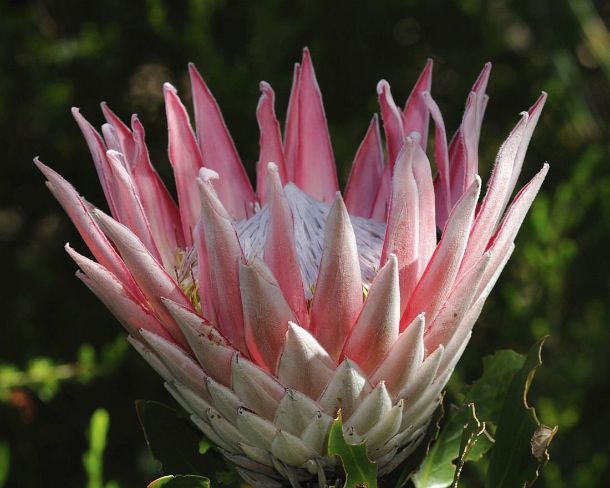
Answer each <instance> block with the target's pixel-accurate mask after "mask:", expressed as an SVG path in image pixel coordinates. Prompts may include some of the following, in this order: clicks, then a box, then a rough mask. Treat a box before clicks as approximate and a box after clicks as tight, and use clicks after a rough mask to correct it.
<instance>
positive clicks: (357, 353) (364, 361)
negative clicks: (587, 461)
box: [36, 49, 547, 488]
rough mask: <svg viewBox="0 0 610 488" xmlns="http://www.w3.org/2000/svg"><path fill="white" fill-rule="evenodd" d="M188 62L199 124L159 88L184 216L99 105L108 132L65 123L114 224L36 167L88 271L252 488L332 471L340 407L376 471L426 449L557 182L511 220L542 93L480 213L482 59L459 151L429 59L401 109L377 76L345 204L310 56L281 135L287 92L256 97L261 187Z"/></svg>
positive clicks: (520, 199)
mask: <svg viewBox="0 0 610 488" xmlns="http://www.w3.org/2000/svg"><path fill="white" fill-rule="evenodd" d="M189 71H190V77H191V83H192V90H193V102H194V120H195V126H196V133H195V132H194V131H193V130H192V128H191V125H190V122H189V116H188V114H187V111H186V109H185V107H184V106H183V105H182V103H181V102H180V99H179V98H178V95H177V93H176V89H175V88H174V87H173V86H171V85H170V84H166V85H165V86H164V94H165V105H166V111H167V123H168V130H169V159H170V162H171V165H172V168H173V171H174V175H175V183H176V190H177V197H178V204H176V203H175V202H174V199H173V198H172V196H171V194H170V193H169V192H168V190H167V189H166V187H165V185H164V184H163V182H162V181H161V179H160V178H159V176H158V174H157V173H156V172H155V170H154V168H153V166H152V165H151V162H150V160H149V156H148V152H147V148H146V144H145V142H144V129H143V127H142V125H141V123H140V121H139V120H138V117H137V116H135V115H134V116H133V117H132V119H131V128H129V127H128V126H126V125H125V124H124V123H123V122H121V120H119V118H118V117H117V116H116V115H115V114H114V113H113V112H112V111H111V110H110V109H109V108H108V106H107V105H105V104H103V105H102V111H103V113H104V116H105V118H106V121H107V123H106V124H104V125H103V126H102V135H100V134H99V133H98V132H96V131H95V129H94V128H93V127H92V126H91V125H90V124H89V123H88V122H87V121H86V120H85V119H84V118H83V116H82V115H81V114H80V112H79V111H78V109H73V115H74V117H75V118H76V121H77V122H78V125H79V126H80V128H81V130H82V132H83V134H84V136H85V138H86V140H87V143H88V145H89V148H90V150H91V153H92V156H93V160H94V162H95V166H96V169H97V172H98V176H99V178H100V181H101V184H102V188H103V190H104V194H105V196H106V200H107V203H108V207H109V209H110V214H111V216H110V215H108V214H106V213H104V212H103V211H102V210H100V209H98V208H96V207H95V206H93V205H92V204H90V203H89V202H87V201H85V200H84V198H82V197H81V196H79V194H78V193H77V192H76V190H75V189H74V188H73V187H72V186H71V185H70V184H69V183H68V182H67V181H65V180H64V179H63V178H62V177H61V176H59V175H58V174H57V173H56V172H54V171H53V170H51V169H50V168H49V167H47V166H45V165H44V164H43V163H41V162H40V161H38V160H37V161H36V164H37V165H38V167H39V168H40V170H41V171H42V172H43V173H44V175H45V176H46V178H47V179H48V181H47V185H48V187H49V189H50V190H51V191H52V192H53V194H54V195H55V197H56V198H57V199H58V200H59V202H60V203H61V205H62V206H63V207H64V209H65V210H66V212H67V213H68V215H69V217H70V218H71V219H72V221H73V222H74V224H75V225H76V228H77V229H78V231H79V232H80V234H81V236H82V237H83V239H84V240H85V242H86V244H87V246H88V247H89V249H90V251H91V253H92V254H93V256H94V258H95V260H92V259H89V258H87V257H85V256H83V255H81V254H78V253H77V252H76V251H74V250H73V249H72V248H71V247H70V246H69V245H66V250H67V251H68V253H69V254H70V256H71V257H72V258H73V259H74V260H75V261H76V263H77V264H78V266H79V268H80V271H79V272H77V276H78V277H79V278H80V279H81V280H82V281H83V282H84V283H85V284H86V285H87V286H88V287H89V288H90V289H91V290H92V291H93V292H94V293H95V294H96V295H97V296H98V297H99V298H100V300H102V301H103V302H104V303H105V304H106V306H107V307H108V308H109V309H110V310H111V311H112V313H113V314H114V315H116V317H117V318H118V320H119V321H120V322H121V323H122V324H123V326H124V327H125V329H127V331H128V333H129V335H130V337H129V340H130V342H131V343H132V344H133V346H134V347H135V348H136V349H137V351H138V352H139V353H140V354H141V355H142V356H143V357H144V358H145V359H146V360H147V361H148V362H149V363H150V364H151V365H152V367H153V368H154V369H155V370H156V371H157V372H158V373H159V374H160V375H161V376H162V377H163V379H164V380H165V382H166V383H165V384H166V386H167V389H168V390H169V392H170V393H171V394H172V395H173V396H174V397H175V399H176V400H177V401H178V402H179V403H180V404H181V405H182V406H183V407H184V408H185V409H186V411H187V412H188V413H189V414H190V416H191V419H192V421H193V422H194V424H195V425H196V426H197V427H199V429H201V431H202V432H203V433H204V434H205V435H206V436H207V437H208V438H209V439H210V440H212V441H213V442H214V443H215V444H216V445H217V446H218V448H219V449H220V450H221V452H222V453H223V454H224V455H225V456H226V458H228V459H229V460H230V461H231V462H233V463H234V464H235V466H236V467H237V469H238V471H239V472H240V473H241V474H242V475H243V477H244V478H245V479H246V480H247V481H248V482H249V483H251V484H252V485H254V486H264V487H266V488H269V487H276V486H277V487H280V486H287V485H288V484H290V485H291V486H301V484H304V485H308V486H309V484H310V483H312V482H314V483H319V484H320V485H321V486H323V485H324V483H325V479H326V478H325V477H327V476H337V473H340V471H339V469H338V468H337V461H336V459H335V458H333V457H330V456H328V455H327V453H326V441H327V437H328V430H329V425H330V423H331V420H332V419H333V417H334V416H335V415H336V414H337V411H338V409H341V411H342V415H343V420H344V433H345V436H346V438H347V439H348V441H349V442H361V441H365V442H366V448H367V451H368V455H369V457H370V458H371V459H372V460H374V461H376V462H377V463H378V468H379V475H380V476H383V475H384V474H386V473H388V472H390V471H391V470H392V469H393V468H395V467H396V466H398V465H399V464H400V463H401V462H402V461H403V460H405V459H406V458H407V457H408V456H409V454H410V453H412V451H413V450H414V449H415V447H416V446H417V444H418V442H419V441H420V440H421V438H422V436H423V434H424V431H425V430H426V428H427V425H428V423H429V421H430V418H431V415H432V413H433V411H434V410H435V408H436V407H437V405H438V403H439V399H440V394H441V392H442V390H443V388H444V386H445V384H446V383H447V381H448V379H449V376H450V375H451V373H452V371H453V369H454V366H455V364H456V362H457V360H458V359H459V357H460V356H461V354H462V352H463V351H464V348H465V347H466V344H467V343H468V340H469V338H470V335H471V329H472V327H473V324H474V323H475V321H476V319H477V317H478V316H479V313H480V312H481V309H482V307H483V304H484V302H485V299H486V298H487V296H488V294H489V292H490V290H491V289H492V287H493V285H494V283H495V282H496V280H497V278H498V275H499V274H500V272H501V271H502V268H503V267H504V265H505V264H506V262H507V260H508V258H509V256H510V255H511V252H512V251H513V248H514V243H513V241H514V239H515V236H516V234H517V231H518V229H519V227H520V225H521V223H522V221H523V219H524V217H525V214H526V212H527V211H528V209H529V207H530V205H531V203H532V200H533V199H534V197H535V195H536V193H537V192H538V190H539V188H540V185H541V183H542V181H543V179H544V177H545V175H546V173H547V166H546V165H545V166H544V167H543V168H542V170H541V171H540V172H539V173H538V174H537V175H536V176H535V177H534V178H533V179H532V180H531V181H530V182H529V183H528V184H527V185H526V186H525V187H523V188H522V189H521V191H520V192H519V193H518V194H517V195H516V197H515V198H514V199H513V200H512V203H511V204H510V206H509V207H508V210H506V209H507V206H508V203H509V201H510V197H511V195H512V193H513V190H514V188H515V185H516V182H517V179H518V176H519V173H520V170H521V167H522V164H523V160H524V157H525V152H526V148H527V146H528V143H529V141H530V138H531V136H532V132H533V130H534V126H535V125H536V122H537V121H538V118H539V115H540V111H541V109H542V106H543V104H544V100H545V94H543V95H542V96H541V97H540V98H539V99H538V101H537V102H536V103H535V104H534V105H533V106H532V108H531V109H530V110H529V111H528V112H523V113H522V114H521V118H520V120H519V121H518V123H517V125H516V127H515V128H514V129H513V131H512V132H511V133H510V135H509V136H508V139H507V140H506V142H505V143H504V144H503V145H502V147H501V148H500V150H499V153H498V156H497V159H496V163H495V166H494V169H493V172H492V175H491V179H490V182H489V185H488V188H487V191H486V193H485V196H484V198H482V199H481V201H480V203H477V202H479V200H480V199H479V194H480V190H481V179H480V178H479V176H477V168H478V156H477V146H478V142H479V134H480V129H481V122H482V119H483V113H484V111H485V107H486V104H487V100H488V96H487V95H486V94H485V89H486V85H487V81H488V77H489V72H490V65H489V64H488V65H486V66H485V67H484V68H483V71H482V72H481V74H480V76H479V78H478V79H477V81H476V83H475V84H474V86H473V88H472V91H471V92H470V95H469V96H468V99H467V101H466V108H465V112H464V116H463V119H462V123H461V125H460V127H459V128H458V130H457V131H456V133H455V135H454V136H453V138H452V139H451V141H450V142H449V143H448V142H447V137H446V133H445V126H444V123H443V119H442V117H441V114H440V111H439V109H438V106H437V105H436V103H435V102H434V100H433V99H432V97H431V95H430V86H431V78H432V62H431V61H429V62H428V63H427V64H426V66H425V68H424V70H423V72H422V74H421V76H420V78H419V79H418V81H417V83H416V85H415V88H414V89H413V91H412V92H411V95H410V96H409V98H408V99H407V102H406V105H405V108H404V109H401V108H399V107H398V106H397V105H396V104H395V102H394V100H393V98H392V95H391V93H390V86H389V84H388V83H387V82H386V81H381V82H380V83H379V84H378V86H377V94H378V96H379V104H380V112H381V119H382V121H383V132H384V135H385V150H384V143H383V141H382V137H381V134H380V128H379V118H378V117H377V115H374V116H373V118H372V120H371V123H370V125H369V127H368V130H367V131H366V135H365V137H364V140H363V141H362V143H361V145H360V147H359V148H358V150H357V152H356V155H355V158H354V162H353V166H352V171H351V175H350V177H349V181H348V183H347V187H346V189H345V192H344V196H341V193H340V192H339V186H338V183H337V175H336V168H335V161H334V157H333V151H332V147H331V143H330V137H329V133H328V127H327V123H326V117H325V114H324V107H323V104H322V96H321V94H320V90H319V87H318V83H317V81H316V77H315V74H314V70H313V66H312V63H311V59H310V55H309V52H308V51H307V49H305V50H304V52H303V60H302V62H301V64H296V65H295V70H294V81H293V86H292V91H291V94H290V100H289V103H288V113H287V116H286V123H285V126H284V134H283V137H282V134H281V130H280V124H279V122H278V119H277V118H276V115H275V112H274V93H273V90H272V89H271V86H270V85H269V84H267V83H265V82H262V83H261V84H260V89H261V92H262V95H261V98H260V101H259V104H258V107H257V109H256V118H257V121H258V125H259V127H260V156H259V161H258V165H257V186H256V191H254V190H253V188H252V186H251V184H250V181H249V180H248V177H247V175H246V172H245V171H244V168H243V166H242V163H241V161H240V158H239V156H238V153H237V150H236V149H235V146H234V143H233V140H232V138H231V136H230V134H229V132H228V129H227V126H226V125H225V122H224V120H223V117H222V115H221V112H220V109H219V108H218V105H217V104H216V101H215V99H214V97H213V96H212V94H211V92H210V90H209V89H208V87H207V85H206V84H205V82H204V80H203V78H202V77H201V75H200V74H199V73H198V72H197V70H196V69H195V67H194V66H192V65H191V66H189ZM430 116H431V117H432V120H433V121H434V126H435V133H434V151H433V152H434V162H435V164H436V168H437V173H436V176H433V175H432V171H431V167H430V163H429V160H428V157H427V156H426V143H427V140H428V124H429V118H430ZM439 236H440V237H439Z"/></svg>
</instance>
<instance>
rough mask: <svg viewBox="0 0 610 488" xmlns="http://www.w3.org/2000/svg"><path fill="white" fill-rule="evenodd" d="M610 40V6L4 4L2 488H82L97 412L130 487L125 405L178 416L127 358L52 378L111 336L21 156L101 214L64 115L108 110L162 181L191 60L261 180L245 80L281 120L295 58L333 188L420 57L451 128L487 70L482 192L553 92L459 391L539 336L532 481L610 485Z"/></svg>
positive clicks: (342, 0) (56, 217)
mask: <svg viewBox="0 0 610 488" xmlns="http://www.w3.org/2000/svg"><path fill="white" fill-rule="evenodd" d="M609 25H610V4H609V3H608V2H604V1H596V2H594V1H593V0H537V1H535V2H532V1H529V0H513V1H510V0H449V1H447V0H428V1H423V0H421V1H418V0H386V1H384V2H372V1H365V2H349V1H347V0H336V1H333V2H325V1H323V0H295V1H291V2H287V1H284V2H282V1H281V0H265V1H261V2H238V1H229V0H177V1H169V0H137V1H133V2H119V1H118V0H107V1H102V2H81V1H77V0H55V1H53V0H23V1H16V0H12V1H11V0H0V134H1V136H0V139H1V141H2V149H3V151H2V168H3V175H2V176H3V177H2V178H0V255H1V256H2V257H3V273H4V276H5V279H3V280H2V283H1V284H0V287H1V289H0V296H2V297H3V325H2V327H1V329H0V330H1V332H0V362H1V363H2V364H3V365H4V366H3V367H2V370H1V373H0V378H2V379H1V380H0V381H2V382H5V381H7V380H6V378H7V377H12V378H13V380H11V386H14V387H19V388H13V389H12V390H11V392H17V393H15V394H14V395H13V399H12V400H11V396H10V395H9V396H8V399H9V401H8V402H2V403H0V485H2V482H3V483H4V485H5V486H10V487H28V488H29V487H37V486H44V485H45V481H47V480H55V481H56V483H57V484H58V485H61V486H66V487H70V486H75V487H81V486H86V483H87V480H88V479H89V480H91V478H90V474H87V473H88V471H87V470H86V469H85V467H84V466H83V464H82V463H81V462H80V459H81V457H82V455H83V453H84V452H86V451H87V450H88V449H90V445H89V443H88V441H87V437H86V435H85V432H86V431H87V430H88V428H89V425H90V420H91V419H90V413H91V412H92V411H94V410H96V409H97V408H100V407H101V408H104V409H105V410H106V411H107V412H108V414H109V416H110V418H111V419H112V426H111V427H110V428H109V430H108V439H107V444H106V449H105V451H104V458H105V463H104V478H105V479H112V480H116V482H117V484H118V485H119V486H124V487H127V486H143V485H144V483H145V482H146V481H149V480H150V479H153V478H154V477H155V476H156V475H158V466H157V465H156V464H155V463H154V461H153V460H152V458H151V457H150V454H149V453H148V451H147V449H146V445H145V441H144V439H143V437H142V435H141V431H140V428H139V425H138V422H137V419H136V416H135V412H134V409H133V408H132V405H133V401H134V400H135V399H136V398H149V399H157V400H166V401H168V402H170V400H169V399H168V398H167V394H166V393H165V392H164V390H163V388H162V386H161V381H160V380H159V379H158V378H157V376H156V375H155V374H154V372H152V371H151V370H150V369H149V368H148V367H147V365H145V364H143V362H142V361H141V360H140V359H139V358H137V357H136V355H135V353H133V351H129V352H127V353H125V354H121V358H120V360H118V358H117V361H116V363H114V366H113V367H112V368H107V367H105V366H104V364H105V363H104V360H102V359H98V360H96V361H95V362H94V363H91V365H90V366H91V369H89V366H87V367H86V368H85V370H86V376H87V377H86V381H80V379H82V378H79V375H78V374H76V376H73V375H72V373H70V374H69V375H68V377H69V379H68V381H61V380H62V377H63V375H62V374H60V372H61V371H62V369H61V367H62V366H65V365H71V367H72V366H74V365H75V364H81V363H82V364H84V363H83V358H82V357H80V358H79V359H78V360H77V361H74V360H73V358H74V356H75V354H76V353H75V351H79V349H80V350H81V351H82V350H83V349H81V347H82V345H83V344H85V343H88V344H92V345H93V346H92V347H93V350H96V351H97V350H101V348H102V345H103V344H108V343H111V342H112V341H113V339H114V337H115V336H116V333H117V331H118V330H119V325H118V324H117V323H116V321H115V320H114V319H113V318H112V317H111V315H110V314H109V313H108V312H107V311H106V310H105V309H104V307H103V306H102V305H101V304H99V303H98V302H97V300H96V299H95V297H93V296H92V295H91V294H90V293H89V292H88V290H86V288H85V287H84V286H82V283H81V282H80V281H79V280H76V279H75V278H74V276H73V272H74V268H75V266H74V264H73V263H72V262H71V261H70V260H69V259H68V258H67V257H66V256H65V253H64V251H63V249H62V245H61V244H62V243H63V242H65V241H72V242H73V245H74V247H75V248H76V249H77V250H81V251H82V250H84V245H83V244H82V242H81V240H80V238H79V237H78V235H77V233H76V232H75V231H74V230H73V228H72V227H71V225H70V223H69V221H68V219H67V217H66V216H65V215H64V214H63V212H62V211H61V209H60V208H59V205H57V204H56V203H55V202H54V201H53V200H52V198H51V196H50V195H49V194H48V192H46V191H45V189H44V186H43V178H42V177H41V176H40V175H39V174H37V172H36V170H35V169H34V166H33V165H32V164H31V159H32V157H33V156H35V155H40V156H41V158H42V160H43V161H45V162H46V163H48V164H51V165H52V166H53V167H54V168H56V169H57V170H59V171H60V172H61V173H62V174H63V175H65V176H66V177H67V178H68V179H69V180H70V181H72V182H73V183H74V184H75V186H76V187H77V188H78V189H79V191H80V192H81V193H82V194H84V195H86V196H87V198H88V199H89V200H91V201H92V202H95V203H101V202H102V201H103V198H102V193H101V191H100V187H99V184H98V182H97V181H96V177H95V171H94V169H93V165H92V164H91V162H90V156H89V155H88V153H87V149H86V145H85V144H84V142H83V141H82V139H81V137H80V133H79V131H78V129H77V128H76V125H75V124H74V123H73V121H72V119H71V117H70V114H69V111H68V109H69V107H70V106H72V105H77V106H80V107H81V108H82V111H83V113H84V114H85V115H86V116H87V117H88V118H89V119H90V120H91V121H92V122H93V123H94V124H95V125H99V124H100V123H101V120H102V118H101V114H100V112H99V110H98V105H97V104H98V102H99V101H101V100H103V99H106V100H107V101H108V102H109V103H110V105H111V107H113V109H114V110H116V111H117V112H118V113H119V114H121V115H122V116H123V117H128V116H129V114H130V113H132V112H138V113H139V114H140V115H141V119H142V120H143V122H144V123H145V125H146V128H147V140H148V142H149V145H150V149H151V154H152V158H153V160H154V161H155V162H156V165H157V168H158V169H159V171H160V173H161V174H162V175H163V176H164V177H165V179H166V181H168V182H170V181H171V179H170V172H169V164H168V161H167V156H166V144H167V137H166V129H165V125H164V120H163V107H162V90H161V84H162V82H164V81H171V82H173V83H174V84H175V85H176V86H177V87H178V88H179V90H180V92H181V94H182V96H183V97H184V98H185V100H186V101H187V102H188V88H187V83H186V64H187V62H188V61H194V62H196V64H197V65H198V66H199V68H200V69H201V70H202V72H203V74H204V75H205V77H206V80H207V81H208V83H209V85H210V87H211V88H212V90H213V91H214V93H215V95H216V97H217V99H218V100H219V102H220V104H221V106H222V108H223V112H224V114H225V118H226V120H227V123H228V125H229V127H230V129H231V131H232V133H233V134H234V137H235V139H236V142H237V145H238V148H239V150H240V154H241V156H242V158H243V160H244V162H245V163H246V165H247V167H248V170H249V172H250V174H253V169H254V167H253V162H254V161H255V160H256V158H257V154H258V152H257V143H258V133H257V127H256V122H255V118H254V110H255V107H256V101H257V98H258V89H257V82H258V81H259V80H261V79H265V80H267V81H269V82H270V83H272V84H273V86H274V88H275V89H276V93H277V96H278V113H279V114H280V116H281V114H282V113H283V108H282V107H283V106H285V103H286V100H287V95H288V90H289V87H290V78H291V72H292V70H291V67H292V63H293V62H294V61H296V60H298V59H299V57H300V50H301V48H302V46H304V45H308V46H309V47H310V48H311V50H312V53H313V56H314V61H315V63H316V69H317V74H318V79H319V82H320V85H321V88H322V91H323V94H324V97H325V102H326V107H327V115H328V117H329V123H330V130H331V135H332V138H333V144H334V147H335V151H336V157H337V161H338V162H339V165H340V179H341V181H343V182H345V180H346V178H347V174H348V171H349V165H350V161H351V158H352V157H353V155H354V152H355V149H356V147H357V145H358V143H359V139H360V138H361V137H362V136H363V134H364V132H365V129H366V127H367V123H368V121H369V118H370V114H371V113H372V112H373V111H376V110H377V108H376V95H375V90H374V88H375V84H376V82H377V81H378V80H379V79H380V78H382V77H384V78H386V79H387V80H388V81H390V83H391V84H392V86H393V92H394V95H395V96H396V98H397V99H398V100H401V99H404V97H406V96H407V94H408V92H409V90H410V88H411V85H412V84H413V82H414V81H415V79H416V78H417V75H418V73H419V70H420V69H421V68H422V66H423V64H424V62H425V59H426V58H428V57H431V58H433V59H434V61H435V75H434V76H435V78H434V82H433V94H434V96H435V98H436V100H437V102H438V103H439V105H440V106H441V108H442V109H443V112H444V114H445V117H446V125H447V127H448V129H449V130H451V129H452V128H453V129H455V128H456V127H457V124H458V123H459V120H460V118H461V113H462V109H463V104H464V100H465V97H466V94H467V93H468V90H469V87H470V85H471V83H472V81H473V80H474V79H475V77H476V75H477V73H478V71H479V70H480V68H481V67H482V65H483V63H484V62H485V61H488V60H490V61H492V62H493V64H494V69H493V71H492V78H491V82H490V86H489V94H490V96H491V100H490V103H489V106H488V109H487V116H486V120H485V123H484V124H483V133H482V138H481V157H480V161H481V170H480V171H481V174H482V176H483V178H484V179H486V177H487V176H488V174H489V170H490V167H491V163H492V162H493V159H494V156H495V152H496V150H497V148H498V146H499V144H500V143H501V141H502V140H503V139H504V137H505V136H506V134H507V133H508V131H509V130H510V127H511V126H512V125H513V124H514V123H515V122H516V120H517V115H518V111H519V110H522V109H526V108H527V107H528V106H529V104H530V103H531V102H533V101H534V100H535V98H536V96H537V95H538V93H539V92H540V91H541V90H546V91H547V92H548V93H549V101H548V103H547V107H546V108H545V112H544V114H543V116H542V119H541V122H540V124H539V127H538V129H537V131H536V133H535V135H534V139H533V141H532V144H531V148H530V151H529V153H528V157H527V159H526V163H525V167H524V175H523V181H525V179H526V178H528V177H529V176H531V175H533V174H534V173H535V172H536V171H537V169H539V167H540V166H541V164H542V162H543V161H549V162H550V163H551V173H550V174H549V178H548V179H547V182H546V183H545V185H544V187H543V193H542V194H541V196H540V197H539V199H538V200H537V202H536V203H535V205H534V208H533V209H532V212H531V214H530V216H529V217H528V219H527V220H526V222H525V225H524V227H523V229H522V232H521V234H520V237H519V238H518V241H517V249H516V251H515V254H514V256H513V258H512V260H511V262H510V263H509V266H508V267H507V269H506V271H505V273H504V275H503V277H502V278H501V280H500V282H499V283H498V285H497V288H496V290H495V291H494V293H492V295H491V297H490V299H489V302H488V303H487V305H486V307H485V310H484V313H483V315H482V317H481V319H480V320H479V324H478V326H477V329H476V333H475V334H474V338H473V341H472V343H471V345H470V347H469V349H468V350H467V352H466V354H465V356H464V358H463V361H462V362H461V364H460V367H459V370H458V372H457V374H456V376H455V378H454V380H453V384H454V389H457V387H458V386H459V385H460V384H464V383H468V382H470V381H471V380H472V378H476V377H478V376H479V374H480V362H481V361H480V358H481V357H483V356H485V355H487V354H489V353H491V352H492V351H494V350H496V349H499V348H507V347H512V348H515V349H517V350H525V349H527V347H528V346H529V345H530V344H531V343H532V342H533V340H534V339H537V338H539V337H541V336H542V335H545V334H547V333H550V334H551V338H550V340H549V341H548V342H547V346H546V349H545V358H544V359H545V367H544V368H542V369H541V370H540V371H539V373H538V381H537V383H536V385H535V386H534V388H533V391H532V392H531V393H530V399H531V403H534V404H537V405H538V407H539V411H540V413H541V420H542V421H543V422H544V423H546V424H547V425H554V424H559V426H560V433H559V435H558V436H557V438H556V439H555V442H554V444H553V446H552V460H551V463H550V464H549V465H548V466H547V468H546V469H545V471H544V473H543V477H542V480H541V481H540V483H539V485H538V486H548V487H553V488H563V487H566V488H567V487H570V488H588V487H592V486H602V485H604V484H605V482H606V481H605V480H607V479H608V476H609V475H610V458H609V454H608V453H610V436H609V435H608V434H609V431H610V385H609V384H608V382H607V377H608V375H609V373H610V356H609V355H608V350H609V349H610V334H609V333H608V323H609V316H608V315H609V308H608V304H607V301H608V298H607V297H608V296H609V291H610V290H609V288H610V273H609V271H610V266H609V258H608V250H607V247H608V242H609V241H610V235H609V234H610V171H609V167H610V126H609V121H610V35H609V34H608V26H609ZM86 350H87V349H85V351H86ZM89 350H91V349H89ZM40 358H45V359H40ZM85 363H86V361H85ZM15 378H17V381H16V380H15ZM19 378H21V379H22V381H21V380H19ZM60 383H61V387H60V388H58V385H59V384H60ZM3 384H5V383H3ZM11 402H12V403H11ZM89 452H91V451H89ZM99 452H100V451H99V450H98V453H99ZM9 464H10V467H9V468H8V471H7V469H6V466H8V465H9ZM89 473H90V472H89ZM464 480H465V481H464V486H467V487H469V488H470V487H475V488H476V487H477V486H482V484H481V481H480V479H479V476H478V474H477V472H476V471H475V470H473V469H471V468H470V467H469V464H466V465H465V467H464Z"/></svg>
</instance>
